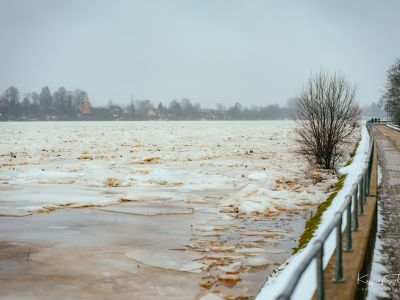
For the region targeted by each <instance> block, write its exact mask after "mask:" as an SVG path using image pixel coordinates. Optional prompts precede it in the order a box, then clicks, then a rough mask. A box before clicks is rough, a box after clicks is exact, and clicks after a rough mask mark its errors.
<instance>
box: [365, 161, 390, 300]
mask: <svg viewBox="0 0 400 300" xmlns="http://www.w3.org/2000/svg"><path fill="white" fill-rule="evenodd" d="M381 183H382V170H381V167H380V166H379V165H378V185H379V186H380V185H381ZM381 210H382V208H381V206H380V205H379V203H378V214H377V233H376V240H375V247H374V254H373V257H372V264H371V273H370V276H369V277H368V283H369V284H368V294H367V299H368V300H374V299H379V298H390V296H389V295H388V294H387V293H386V290H387V287H386V286H385V284H384V282H385V280H384V275H385V274H387V272H388V270H387V268H386V267H385V266H384V265H383V263H384V260H383V257H382V255H383V254H382V240H381V230H382V222H383V220H382V212H381Z"/></svg>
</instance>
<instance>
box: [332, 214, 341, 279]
mask: <svg viewBox="0 0 400 300" xmlns="http://www.w3.org/2000/svg"><path fill="white" fill-rule="evenodd" d="M335 216H337V218H338V221H337V223H336V259H335V278H334V279H333V281H334V282H343V260H342V258H343V257H342V213H340V212H336V213H335Z"/></svg>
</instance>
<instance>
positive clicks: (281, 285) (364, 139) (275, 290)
mask: <svg viewBox="0 0 400 300" xmlns="http://www.w3.org/2000/svg"><path fill="white" fill-rule="evenodd" d="M368 150H369V135H368V131H367V128H366V127H365V126H363V127H362V131H361V141H360V144H359V147H358V149H357V152H356V154H355V156H354V159H353V162H352V164H351V165H349V166H347V167H343V168H341V169H340V170H339V172H340V173H341V174H345V173H346V174H347V178H346V180H345V183H344V185H343V188H342V189H341V190H340V191H339V192H338V194H337V196H336V197H335V198H334V200H333V201H332V204H331V206H330V207H329V208H328V209H327V210H326V211H325V213H324V214H323V216H322V220H321V224H320V225H319V227H318V229H317V230H316V232H315V234H314V237H313V239H311V241H310V242H309V243H308V245H307V246H306V247H305V248H304V249H302V250H301V251H299V252H298V253H297V254H295V255H293V256H292V257H290V258H289V259H288V260H287V261H286V262H285V263H284V264H283V265H282V267H281V269H280V271H279V272H277V273H276V274H275V275H274V276H272V277H271V278H270V279H269V280H268V281H267V282H266V284H265V286H264V287H263V289H262V290H261V292H260V293H259V294H258V296H257V298H256V299H259V300H264V299H275V298H277V296H278V295H279V294H281V293H282V292H283V291H284V290H285V287H286V285H287V282H288V281H289V279H290V278H291V276H292V274H293V272H294V270H295V269H296V266H298V264H299V263H300V262H301V261H302V260H303V258H304V257H305V256H306V255H307V253H309V252H310V251H311V249H312V245H313V242H314V241H315V240H316V239H317V238H318V236H319V235H320V233H321V232H323V231H324V229H325V228H326V227H327V226H328V225H329V221H330V220H332V219H333V217H334V215H335V213H336V212H337V211H338V209H339V208H340V206H341V204H342V203H343V201H344V199H345V196H346V195H348V194H349V193H350V191H351V188H352V185H353V184H354V183H355V182H356V180H357V177H358V176H359V175H360V174H361V173H362V170H363V168H364V167H365V164H366V159H367V155H368ZM342 226H343V227H342V228H343V229H344V228H345V226H346V218H345V217H344V218H343V220H342ZM335 237H336V236H335V230H333V231H332V233H331V234H330V236H329V237H328V239H327V241H326V242H325V244H324V267H326V265H327V264H328V262H329V259H330V257H331V255H332V254H333V252H334V250H335V246H336V240H335ZM315 270H316V265H315V260H313V261H312V262H311V263H310V265H309V266H308V268H307V269H306V271H305V272H304V273H303V276H302V277H301V279H300V281H299V282H298V285H297V287H296V289H295V290H294V293H293V295H292V298H291V299H301V300H303V299H311V297H312V295H313V294H314V291H315V288H316V271H315Z"/></svg>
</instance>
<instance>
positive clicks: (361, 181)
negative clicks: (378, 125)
mask: <svg viewBox="0 0 400 300" xmlns="http://www.w3.org/2000/svg"><path fill="white" fill-rule="evenodd" d="M371 128H372V125H371V122H367V129H368V132H371ZM373 157H374V140H373V138H371V143H370V146H369V151H368V158H367V161H366V163H365V167H364V168H363V170H362V172H361V174H360V175H359V176H358V177H357V180H356V182H355V183H354V184H353V186H352V189H351V192H350V193H349V194H348V195H346V196H345V201H344V202H343V203H342V205H341V206H340V208H339V209H338V210H337V211H336V212H335V214H334V217H333V218H332V219H331V220H330V221H329V223H328V224H327V225H326V226H325V228H324V230H323V231H322V232H321V233H320V234H319V235H318V237H317V238H316V240H315V241H314V242H313V244H312V246H311V250H310V251H309V252H308V253H307V254H306V255H305V257H304V258H303V259H302V260H301V261H300V263H299V264H298V266H297V267H296V269H295V270H294V272H293V273H292V274H291V277H290V278H289V281H288V283H287V284H286V286H285V291H284V292H282V293H281V294H279V296H278V297H277V299H279V300H284V299H285V300H286V299H290V298H291V296H292V294H293V292H294V291H295V289H296V287H297V284H298V283H299V281H300V279H301V278H302V276H303V274H304V272H305V270H306V269H307V268H308V267H309V266H310V264H311V263H312V262H313V261H314V260H315V261H316V275H317V276H316V284H317V290H316V296H317V299H318V300H322V299H324V298H325V288H324V265H323V258H324V245H325V242H326V241H327V239H328V237H329V236H330V235H331V233H332V232H333V231H334V230H336V247H335V268H334V278H333V279H332V280H333V281H334V282H343V281H344V280H345V278H344V276H343V260H342V254H343V252H350V251H352V248H353V245H352V232H353V231H357V230H358V217H359V216H360V215H362V214H363V213H364V205H365V203H366V201H367V196H368V195H369V191H370V181H371V174H372V163H373ZM343 218H345V220H346V227H345V230H344V235H345V241H346V242H345V247H344V248H343V229H342V223H343Z"/></svg>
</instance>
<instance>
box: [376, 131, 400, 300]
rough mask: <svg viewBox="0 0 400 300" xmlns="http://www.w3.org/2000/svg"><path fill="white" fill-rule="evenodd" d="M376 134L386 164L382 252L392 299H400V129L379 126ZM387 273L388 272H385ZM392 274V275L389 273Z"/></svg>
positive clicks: (384, 167)
mask: <svg viewBox="0 0 400 300" xmlns="http://www.w3.org/2000/svg"><path fill="white" fill-rule="evenodd" d="M374 135H375V138H376V141H377V143H378V148H379V162H380V165H381V167H382V175H383V181H382V190H381V194H380V196H379V206H380V211H381V215H382V227H381V234H380V236H379V238H380V240H381V241H382V250H381V252H382V256H383V259H384V262H383V263H384V265H385V267H386V268H387V269H388V274H385V277H386V278H389V277H392V278H391V279H393V280H394V281H393V283H394V284H393V283H391V282H392V280H389V281H388V282H386V283H387V284H386V286H387V289H388V290H387V292H388V293H389V294H390V296H391V297H390V298H391V299H399V297H400V296H399V295H400V282H399V278H398V274H400V248H399V240H400V132H398V131H396V130H393V129H391V128H388V127H387V126H384V125H377V126H375V131H374ZM385 273H386V272H385ZM389 274H392V276H388V275H389Z"/></svg>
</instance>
